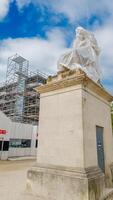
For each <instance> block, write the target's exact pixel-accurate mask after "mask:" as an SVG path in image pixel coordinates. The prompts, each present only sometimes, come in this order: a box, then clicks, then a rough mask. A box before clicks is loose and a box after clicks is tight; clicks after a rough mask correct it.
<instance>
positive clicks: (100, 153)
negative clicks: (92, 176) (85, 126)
mask: <svg viewBox="0 0 113 200" xmlns="http://www.w3.org/2000/svg"><path fill="white" fill-rule="evenodd" d="M103 130H104V128H103V127H100V126H96V140H97V158H98V165H99V167H100V169H101V170H102V172H103V173H104V172H105V161H104V143H103V132H104V131H103Z"/></svg>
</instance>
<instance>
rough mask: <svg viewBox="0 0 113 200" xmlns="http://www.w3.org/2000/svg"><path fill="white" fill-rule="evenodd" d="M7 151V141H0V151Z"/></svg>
mask: <svg viewBox="0 0 113 200" xmlns="http://www.w3.org/2000/svg"><path fill="white" fill-rule="evenodd" d="M8 150H9V141H0V151H8Z"/></svg>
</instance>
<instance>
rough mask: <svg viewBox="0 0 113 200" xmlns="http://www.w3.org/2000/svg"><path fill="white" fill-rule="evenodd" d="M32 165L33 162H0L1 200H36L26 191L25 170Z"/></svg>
mask: <svg viewBox="0 0 113 200" xmlns="http://www.w3.org/2000/svg"><path fill="white" fill-rule="evenodd" d="M34 163H35V160H22V161H0V199H1V200H37V198H36V197H35V196H33V195H32V194H28V193H27V191H26V175H27V170H28V169H29V168H30V167H31V166H32V165H34ZM1 197H2V198H1Z"/></svg>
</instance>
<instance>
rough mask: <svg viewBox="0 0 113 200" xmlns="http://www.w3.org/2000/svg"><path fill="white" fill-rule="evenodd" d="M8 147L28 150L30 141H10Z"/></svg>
mask: <svg viewBox="0 0 113 200" xmlns="http://www.w3.org/2000/svg"><path fill="white" fill-rule="evenodd" d="M9 146H10V147H11V148H30V147H31V140H29V139H10V143H9Z"/></svg>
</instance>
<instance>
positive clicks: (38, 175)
mask: <svg viewBox="0 0 113 200" xmlns="http://www.w3.org/2000/svg"><path fill="white" fill-rule="evenodd" d="M27 186H28V188H30V189H31V191H32V192H33V193H35V194H36V195H37V196H38V197H39V198H40V199H41V200H42V199H44V200H100V197H102V196H103V191H104V175H103V173H102V172H101V171H100V169H99V168H97V167H94V168H87V169H74V168H65V167H58V166H56V167H53V166H44V165H42V166H34V167H32V168H31V169H30V170H29V171H28V183H27Z"/></svg>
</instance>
